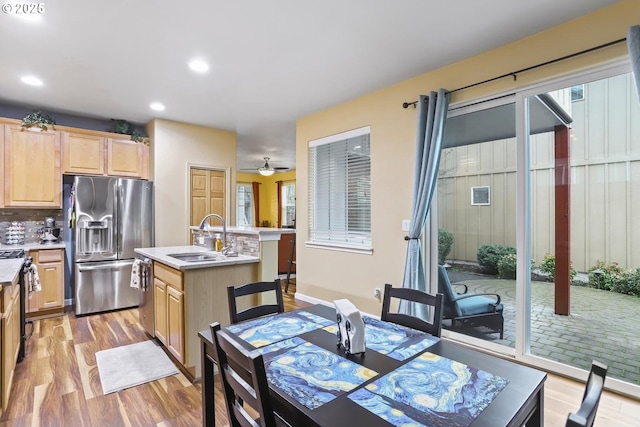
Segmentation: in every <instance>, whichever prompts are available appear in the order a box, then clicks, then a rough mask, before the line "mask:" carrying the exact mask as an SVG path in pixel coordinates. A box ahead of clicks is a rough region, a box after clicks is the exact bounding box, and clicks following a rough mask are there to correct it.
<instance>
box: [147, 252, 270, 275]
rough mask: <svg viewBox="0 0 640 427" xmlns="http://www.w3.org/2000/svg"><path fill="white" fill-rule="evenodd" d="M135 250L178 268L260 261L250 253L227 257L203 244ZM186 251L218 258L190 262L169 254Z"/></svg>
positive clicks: (186, 268)
mask: <svg viewBox="0 0 640 427" xmlns="http://www.w3.org/2000/svg"><path fill="white" fill-rule="evenodd" d="M135 252H136V253H137V254H140V255H144V256H146V257H149V258H151V259H152V260H154V261H158V262H161V263H162V264H165V265H168V266H169V267H173V268H177V269H178V270H190V269H195V268H211V267H221V266H226V265H235V264H249V263H253V262H259V261H260V258H259V257H257V256H250V255H238V256H237V257H226V256H224V255H222V254H220V253H219V252H214V251H207V250H205V249H204V248H203V247H201V246H162V247H157V248H136V249H135ZM186 253H202V254H207V255H213V256H216V257H217V259H216V260H213V261H197V262H189V261H182V260H179V259H177V258H173V257H171V256H169V254H186Z"/></svg>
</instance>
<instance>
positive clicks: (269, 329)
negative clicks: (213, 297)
mask: <svg viewBox="0 0 640 427" xmlns="http://www.w3.org/2000/svg"><path fill="white" fill-rule="evenodd" d="M332 323H335V322H334V321H332V320H328V319H325V318H324V317H321V316H317V315H315V314H313V313H309V312H307V311H289V312H286V313H280V314H275V315H272V316H265V317H259V318H257V319H253V320H249V321H246V322H242V323H236V324H235V325H229V326H227V327H226V329H227V330H228V331H229V332H232V333H234V334H236V335H237V336H238V337H240V338H241V339H243V340H244V341H246V342H248V343H249V344H251V345H252V346H254V347H256V348H259V347H263V346H265V345H269V344H273V343H275V342H278V341H282V340H285V339H287V338H292V337H295V336H298V335H301V334H304V333H305V332H309V331H313V330H314V329H319V328H322V327H324V326H326V325H330V324H332Z"/></svg>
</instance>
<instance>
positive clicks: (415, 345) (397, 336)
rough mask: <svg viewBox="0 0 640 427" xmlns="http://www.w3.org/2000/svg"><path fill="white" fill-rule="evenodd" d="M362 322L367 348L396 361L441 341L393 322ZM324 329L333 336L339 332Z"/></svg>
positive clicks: (330, 328) (334, 328)
mask: <svg viewBox="0 0 640 427" xmlns="http://www.w3.org/2000/svg"><path fill="white" fill-rule="evenodd" d="M362 320H363V321H364V341H365V348H367V349H371V350H375V351H377V352H378V353H382V354H385V355H387V356H389V357H391V358H393V359H396V360H400V361H402V360H407V359H408V358H410V357H412V356H414V355H416V354H418V353H420V352H421V351H423V350H425V349H427V348H429V347H431V346H432V345H434V344H435V343H437V342H438V341H440V338H438V337H434V336H433V335H429V334H427V333H425V332H422V331H417V330H415V329H412V328H407V327H405V326H402V325H397V324H395V323H391V322H383V321H382V320H379V319H376V318H374V317H370V316H362ZM323 329H324V330H325V331H327V332H331V333H333V334H335V333H337V331H338V327H337V326H336V325H331V326H327V327H325V328H323Z"/></svg>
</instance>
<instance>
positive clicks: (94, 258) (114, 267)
mask: <svg viewBox="0 0 640 427" xmlns="http://www.w3.org/2000/svg"><path fill="white" fill-rule="evenodd" d="M72 199H73V201H72V204H73V208H72V209H73V212H74V214H75V250H74V252H75V253H74V258H75V303H76V308H75V312H76V314H89V313H96V312H100V311H107V310H115V309H121V308H127V307H133V306H136V305H138V302H139V298H140V295H139V292H140V291H139V290H138V289H135V288H132V287H131V286H130V279H131V266H132V264H133V261H134V259H135V256H136V254H135V253H134V248H140V247H151V246H153V243H154V239H153V183H152V182H149V181H143V180H137V179H124V178H113V177H89V176H86V177H85V176H77V177H75V179H74V185H73V187H72ZM72 218H73V215H72ZM72 221H73V220H72Z"/></svg>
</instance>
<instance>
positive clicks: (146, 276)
mask: <svg viewBox="0 0 640 427" xmlns="http://www.w3.org/2000/svg"><path fill="white" fill-rule="evenodd" d="M139 259H140V303H139V305H138V321H139V322H140V323H141V324H142V327H143V328H144V330H145V331H146V332H147V334H149V335H150V336H151V337H155V328H156V325H155V314H154V311H153V261H151V260H150V259H149V258H146V257H141V258H139Z"/></svg>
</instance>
